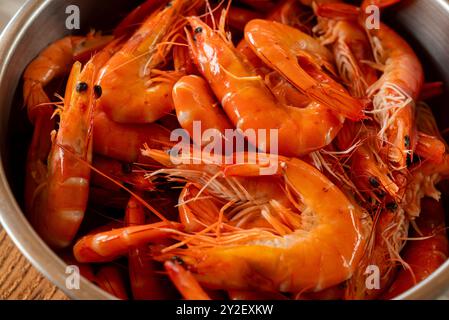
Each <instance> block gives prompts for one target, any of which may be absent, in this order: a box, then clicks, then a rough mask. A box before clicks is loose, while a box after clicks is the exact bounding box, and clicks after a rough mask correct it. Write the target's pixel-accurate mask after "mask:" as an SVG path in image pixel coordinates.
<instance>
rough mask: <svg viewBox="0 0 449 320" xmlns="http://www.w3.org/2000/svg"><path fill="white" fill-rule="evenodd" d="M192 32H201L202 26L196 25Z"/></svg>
mask: <svg viewBox="0 0 449 320" xmlns="http://www.w3.org/2000/svg"><path fill="white" fill-rule="evenodd" d="M193 32H194V33H195V34H198V33H201V32H203V28H202V27H196V28H195V30H193Z"/></svg>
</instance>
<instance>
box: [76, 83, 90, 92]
mask: <svg viewBox="0 0 449 320" xmlns="http://www.w3.org/2000/svg"><path fill="white" fill-rule="evenodd" d="M87 88H88V85H87V83H85V82H80V83H78V84H77V85H76V92H78V93H80V92H84V91H87Z"/></svg>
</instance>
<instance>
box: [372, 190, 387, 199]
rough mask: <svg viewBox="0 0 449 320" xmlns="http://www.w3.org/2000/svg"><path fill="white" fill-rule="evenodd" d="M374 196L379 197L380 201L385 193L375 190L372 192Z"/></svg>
mask: <svg viewBox="0 0 449 320" xmlns="http://www.w3.org/2000/svg"><path fill="white" fill-rule="evenodd" d="M374 194H375V195H376V196H377V197H379V199H382V198H384V197H385V191H383V190H376V191H375V192H374Z"/></svg>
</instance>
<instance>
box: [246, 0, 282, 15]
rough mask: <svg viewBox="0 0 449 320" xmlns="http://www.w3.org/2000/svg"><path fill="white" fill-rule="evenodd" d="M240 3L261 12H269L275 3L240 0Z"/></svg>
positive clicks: (262, 0)
mask: <svg viewBox="0 0 449 320" xmlns="http://www.w3.org/2000/svg"><path fill="white" fill-rule="evenodd" d="M240 2H242V3H243V4H246V5H248V6H250V7H252V8H254V9H256V10H258V11H262V12H268V11H271V10H272V9H273V8H274V7H275V5H276V3H275V2H276V1H273V0H240Z"/></svg>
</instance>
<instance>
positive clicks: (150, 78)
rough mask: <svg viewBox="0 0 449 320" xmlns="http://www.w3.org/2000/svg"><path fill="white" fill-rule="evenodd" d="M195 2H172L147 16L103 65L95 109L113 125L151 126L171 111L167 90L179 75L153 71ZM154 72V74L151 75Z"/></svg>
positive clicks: (165, 53) (170, 101) (170, 99)
mask: <svg viewBox="0 0 449 320" xmlns="http://www.w3.org/2000/svg"><path fill="white" fill-rule="evenodd" d="M196 2H198V1H197V0H189V1H182V0H174V1H172V2H171V5H170V6H166V7H165V8H163V9H161V10H159V11H157V12H156V13H154V14H152V15H150V16H149V17H148V18H147V19H146V20H145V22H144V23H143V25H142V26H141V27H140V28H139V29H138V30H137V31H136V32H135V33H134V35H133V36H132V37H131V39H129V40H128V41H127V42H126V44H125V45H124V46H123V48H122V49H121V50H120V51H118V52H117V53H116V54H115V55H114V56H113V57H112V58H111V59H110V60H109V61H108V63H107V64H106V65H105V67H104V68H103V70H102V73H101V75H100V78H99V84H100V85H101V87H102V89H103V95H102V97H101V99H100V100H99V106H100V107H101V108H102V110H103V111H104V112H105V113H106V114H107V115H108V117H109V118H110V119H112V120H114V121H116V122H121V123H151V122H154V121H156V120H158V119H159V118H161V117H163V116H165V115H166V114H168V113H169V112H170V111H172V110H173V101H172V97H171V91H172V89H173V85H174V83H175V82H176V80H177V79H179V77H180V75H179V73H177V72H167V71H164V72H162V74H159V73H160V72H157V70H155V69H156V68H157V67H160V66H162V65H163V64H164V62H165V59H166V58H167V57H166V56H167V54H168V51H169V49H170V48H171V45H165V44H163V43H164V42H168V41H170V38H171V37H172V36H173V33H174V32H175V31H176V30H177V28H178V27H179V25H178V24H177V22H178V19H179V18H180V17H181V16H182V14H183V13H185V12H186V10H188V9H190V8H191V7H192V6H193V5H194V4H195V3H196ZM155 72H156V73H155Z"/></svg>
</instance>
